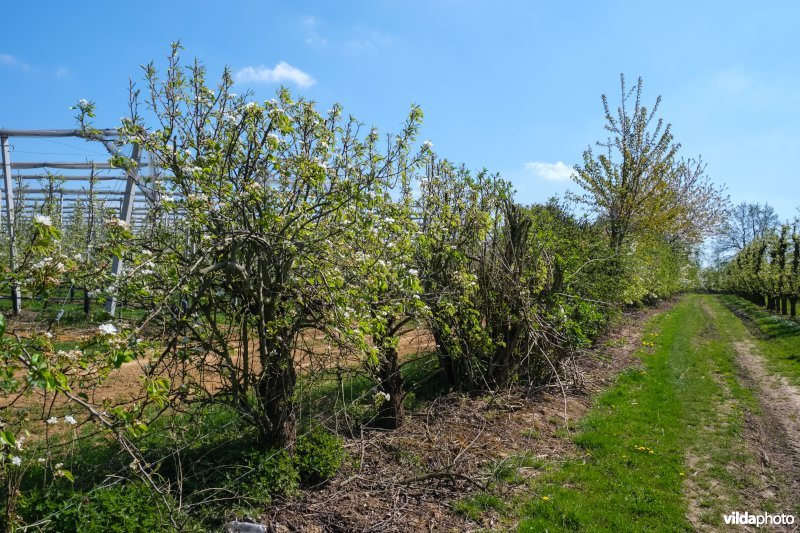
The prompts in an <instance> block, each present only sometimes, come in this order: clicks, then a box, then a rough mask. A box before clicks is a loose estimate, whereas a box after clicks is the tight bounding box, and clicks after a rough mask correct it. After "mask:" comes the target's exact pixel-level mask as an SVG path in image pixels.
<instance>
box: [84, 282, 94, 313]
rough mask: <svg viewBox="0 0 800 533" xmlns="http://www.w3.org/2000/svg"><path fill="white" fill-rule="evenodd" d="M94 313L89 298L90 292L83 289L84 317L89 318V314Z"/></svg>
mask: <svg viewBox="0 0 800 533" xmlns="http://www.w3.org/2000/svg"><path fill="white" fill-rule="evenodd" d="M91 312H92V300H91V299H90V298H89V291H88V290H87V289H85V288H84V289H83V316H85V317H86V318H89V314H91Z"/></svg>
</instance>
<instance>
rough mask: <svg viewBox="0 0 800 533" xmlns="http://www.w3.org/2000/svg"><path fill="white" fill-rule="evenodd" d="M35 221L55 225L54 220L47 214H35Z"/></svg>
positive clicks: (42, 224)
mask: <svg viewBox="0 0 800 533" xmlns="http://www.w3.org/2000/svg"><path fill="white" fill-rule="evenodd" d="M33 221H34V222H35V223H36V224H39V225H40V226H52V225H53V220H52V219H51V218H50V217H49V216H47V215H33Z"/></svg>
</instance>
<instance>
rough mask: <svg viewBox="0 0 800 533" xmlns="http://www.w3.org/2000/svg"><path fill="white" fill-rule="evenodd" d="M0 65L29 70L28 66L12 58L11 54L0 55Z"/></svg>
mask: <svg viewBox="0 0 800 533" xmlns="http://www.w3.org/2000/svg"><path fill="white" fill-rule="evenodd" d="M0 65H5V66H7V67H17V68H21V69H22V70H29V69H30V68H31V66H30V65H28V64H27V63H24V62H22V61H20V60H19V59H18V58H16V57H14V56H12V55H11V54H0Z"/></svg>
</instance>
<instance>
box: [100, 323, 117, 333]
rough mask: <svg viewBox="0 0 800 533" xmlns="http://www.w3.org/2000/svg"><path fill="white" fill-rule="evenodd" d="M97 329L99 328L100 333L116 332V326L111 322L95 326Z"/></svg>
mask: <svg viewBox="0 0 800 533" xmlns="http://www.w3.org/2000/svg"><path fill="white" fill-rule="evenodd" d="M97 329H98V330H100V333H102V334H103V335H116V334H117V328H116V327H115V326H114V324H111V323H109V324H101V325H99V326H97Z"/></svg>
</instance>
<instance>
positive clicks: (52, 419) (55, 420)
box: [47, 416, 58, 426]
mask: <svg viewBox="0 0 800 533" xmlns="http://www.w3.org/2000/svg"><path fill="white" fill-rule="evenodd" d="M47 423H48V424H50V425H51V426H52V425H53V424H58V417H57V416H51V417H50V418H48V419H47Z"/></svg>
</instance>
